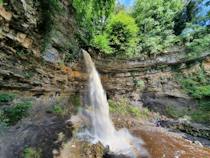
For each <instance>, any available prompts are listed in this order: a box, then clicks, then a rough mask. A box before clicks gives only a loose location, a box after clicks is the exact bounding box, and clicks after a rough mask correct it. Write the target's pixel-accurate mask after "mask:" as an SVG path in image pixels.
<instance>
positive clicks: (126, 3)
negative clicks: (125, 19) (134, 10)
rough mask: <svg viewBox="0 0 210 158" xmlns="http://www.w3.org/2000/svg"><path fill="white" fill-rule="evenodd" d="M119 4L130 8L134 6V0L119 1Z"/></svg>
mask: <svg viewBox="0 0 210 158" xmlns="http://www.w3.org/2000/svg"><path fill="white" fill-rule="evenodd" d="M119 2H120V3H122V4H124V5H125V6H126V7H130V6H132V5H133V3H134V0H119Z"/></svg>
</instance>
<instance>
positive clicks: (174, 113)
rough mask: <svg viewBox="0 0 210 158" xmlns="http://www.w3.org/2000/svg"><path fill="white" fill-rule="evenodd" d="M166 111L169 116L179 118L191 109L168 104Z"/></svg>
mask: <svg viewBox="0 0 210 158" xmlns="http://www.w3.org/2000/svg"><path fill="white" fill-rule="evenodd" d="M165 112H166V114H167V115H168V116H169V117H172V118H174V119H177V118H180V117H183V116H185V115H186V114H189V111H188V109H187V108H175V107H174V106H172V105H168V106H167V107H166V109H165Z"/></svg>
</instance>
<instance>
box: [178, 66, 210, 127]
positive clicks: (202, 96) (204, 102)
mask: <svg viewBox="0 0 210 158" xmlns="http://www.w3.org/2000/svg"><path fill="white" fill-rule="evenodd" d="M177 77H178V78H177V80H178V82H179V83H180V84H181V86H182V88H183V89H184V90H185V91H186V92H187V93H188V94H189V95H190V96H191V97H193V98H194V99H195V100H196V101H197V103H198V107H197V109H196V110H194V111H193V112H190V113H188V115H189V116H191V118H192V120H193V121H195V122H200V123H209V121H210V100H209V96H210V78H209V76H208V75H207V73H206V72H205V71H204V70H203V69H202V68H201V69H200V70H199V71H198V72H196V73H192V74H189V75H183V74H181V73H180V74H178V75H177Z"/></svg>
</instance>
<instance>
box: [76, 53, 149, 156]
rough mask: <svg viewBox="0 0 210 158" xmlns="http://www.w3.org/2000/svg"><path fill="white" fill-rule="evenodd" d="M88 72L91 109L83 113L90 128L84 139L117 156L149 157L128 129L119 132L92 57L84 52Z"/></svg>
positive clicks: (82, 134)
mask: <svg viewBox="0 0 210 158" xmlns="http://www.w3.org/2000/svg"><path fill="white" fill-rule="evenodd" d="M83 56H84V60H85V65H86V69H87V72H88V74H89V85H88V93H89V104H90V107H89V108H88V109H86V110H84V111H83V112H82V115H83V117H86V120H88V122H89V123H88V125H87V126H88V128H86V131H85V132H84V131H83V132H82V133H80V136H82V137H83V138H84V137H85V138H87V137H88V138H89V141H91V142H92V143H97V142H101V143H102V144H103V145H104V146H108V147H109V149H110V151H111V152H113V153H115V154H123V155H126V156H129V157H131V158H135V157H138V156H140V155H141V156H142V155H147V152H146V150H145V149H144V148H143V147H142V144H143V141H142V140H140V139H138V138H136V137H134V136H132V135H131V134H130V133H129V131H128V130H127V129H121V130H119V131H117V130H116V129H115V127H114V125H113V123H112V120H111V118H110V114H109V104H108V101H107V97H106V94H105V91H104V89H103V86H102V84H101V80H100V76H99V74H98V72H97V70H96V68H95V65H94V63H93V62H92V60H91V57H90V55H89V54H88V53H87V52H85V51H84V50H83Z"/></svg>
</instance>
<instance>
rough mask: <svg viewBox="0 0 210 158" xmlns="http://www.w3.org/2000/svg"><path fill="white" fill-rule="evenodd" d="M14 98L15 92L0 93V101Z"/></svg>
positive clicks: (8, 100)
mask: <svg viewBox="0 0 210 158" xmlns="http://www.w3.org/2000/svg"><path fill="white" fill-rule="evenodd" d="M14 99H15V94H13V93H0V102H3V103H5V102H10V101H13V100H14Z"/></svg>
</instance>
